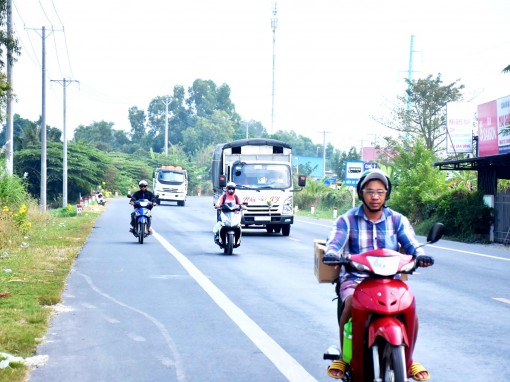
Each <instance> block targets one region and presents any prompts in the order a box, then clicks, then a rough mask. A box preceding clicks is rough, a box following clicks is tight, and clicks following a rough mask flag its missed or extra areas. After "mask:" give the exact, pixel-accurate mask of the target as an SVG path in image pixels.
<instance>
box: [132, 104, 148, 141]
mask: <svg viewBox="0 0 510 382" xmlns="http://www.w3.org/2000/svg"><path fill="white" fill-rule="evenodd" d="M128 113H129V123H130V124H131V140H132V142H136V143H137V144H138V145H139V146H143V147H145V145H144V143H145V138H146V136H147V133H146V131H145V112H144V111H143V110H141V109H138V108H137V107H136V106H132V107H130V108H129V110H128Z"/></svg>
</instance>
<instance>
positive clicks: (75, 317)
mask: <svg viewBox="0 0 510 382" xmlns="http://www.w3.org/2000/svg"><path fill="white" fill-rule="evenodd" d="M130 212H131V206H129V205H128V200H127V198H126V199H115V200H109V201H108V203H107V206H106V208H105V211H104V213H103V214H102V215H101V216H100V217H99V218H98V220H97V221H96V225H95V227H94V229H93V231H92V234H91V235H90V237H89V239H88V241H87V243H86V245H85V246H84V247H83V249H82V251H81V253H80V254H79V256H78V258H77V260H76V263H75V266H74V268H73V270H72V272H71V274H70V276H69V279H68V282H67V286H66V289H65V291H64V295H63V301H62V304H59V305H58V307H57V308H58V309H56V313H55V315H54V317H53V319H52V324H51V327H50V328H49V330H48V333H47V335H46V337H45V338H44V341H43V342H42V343H41V345H40V346H39V348H38V355H41V356H47V361H46V363H45V364H44V365H41V366H39V367H37V368H35V369H34V370H33V371H32V372H31V374H30V381H32V382H39V381H44V382H48V381H50V382H51V381H72V382H86V381H91V382H92V381H93V382H99V381H136V382H144V381H147V382H155V381H178V382H192V381H201V382H202V381H229V382H232V381H233V382H237V381H248V382H279V381H296V382H307V381H332V379H331V378H329V377H328V376H327V375H326V367H327V365H328V361H324V360H323V359H322V355H323V353H324V351H325V350H326V349H327V348H328V346H330V345H333V344H336V343H337V342H338V329H337V324H336V311H335V309H336V303H335V302H333V301H332V299H333V298H334V297H335V295H334V290H333V286H332V285H331V284H319V283H318V282H317V281H316V279H315V276H314V274H313V240H314V239H324V238H325V237H326V236H327V234H328V233H329V231H330V229H331V227H332V225H333V223H332V222H329V221H324V220H315V219H305V218H299V217H298V218H296V221H295V223H294V225H293V226H292V228H291V232H290V236H288V237H283V236H282V235H281V234H274V233H273V234H267V233H266V232H265V231H263V230H244V232H243V241H242V244H241V246H240V247H239V248H236V249H234V254H233V255H232V256H227V255H225V254H223V251H222V250H220V249H219V247H218V246H216V245H215V244H214V242H213V237H212V227H213V225H214V223H215V220H216V212H215V211H214V209H213V208H212V198H211V197H201V198H199V197H191V198H189V199H188V201H187V204H186V206H185V207H177V206H176V205H172V204H170V203H167V204H162V205H161V206H158V207H156V208H154V210H153V227H154V231H155V233H154V235H153V236H151V237H148V238H147V239H146V241H145V242H144V244H142V245H141V244H138V242H137V241H136V239H135V237H134V236H132V235H131V234H130V233H129V232H128V229H129V214H130ZM420 239H421V240H422V241H423V240H424V239H423V238H420ZM427 253H428V254H430V255H432V256H434V258H435V259H436V264H435V265H434V266H433V267H431V268H427V269H420V270H419V271H418V272H416V273H415V274H414V275H412V276H411V277H410V280H409V285H410V286H411V288H412V290H413V292H414V294H415V296H416V300H417V309H418V313H419V316H420V334H419V338H418V343H417V346H416V349H415V360H418V361H420V362H422V363H423V364H424V365H425V366H426V367H427V368H428V369H429V371H430V373H431V380H432V381H443V382H445V381H446V382H450V381H463V382H469V381H510V363H509V362H508V359H509V354H510V341H509V338H508V333H510V282H509V274H510V252H509V251H508V250H507V249H506V248H505V247H503V246H498V245H487V246H484V245H468V244H462V243H455V242H450V241H446V240H441V241H439V242H438V243H436V244H434V245H431V246H428V247H427Z"/></svg>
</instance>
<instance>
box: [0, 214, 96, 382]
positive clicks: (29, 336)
mask: <svg viewBox="0 0 510 382" xmlns="http://www.w3.org/2000/svg"><path fill="white" fill-rule="evenodd" d="M30 210H31V211H32V212H31V213H30V214H29V216H28V219H29V220H30V222H31V229H30V231H29V233H28V234H27V236H24V237H22V239H21V240H17V239H13V240H12V241H11V240H9V241H8V242H7V244H6V245H5V246H3V248H1V249H0V353H6V354H7V355H11V356H14V357H21V360H20V361H19V362H16V361H14V362H6V361H5V359H6V358H9V356H7V357H6V356H5V355H0V367H1V368H0V382H22V381H25V380H26V378H27V375H28V370H29V369H28V368H29V367H30V366H29V364H30V357H32V356H34V355H35V352H36V349H37V346H38V344H39V343H40V342H41V340H42V338H43V337H44V336H45V334H46V331H47V329H48V327H49V323H50V318H51V314H52V312H53V306H54V305H55V304H57V303H59V302H60V301H61V297H62V292H63V290H64V287H65V283H66V279H67V276H68V274H69V271H70V270H71V268H72V266H73V264H74V260H75V259H76V257H77V255H78V254H79V252H80V250H81V248H82V247H83V245H84V243H85V241H86V240H87V237H88V236H89V234H90V232H91V230H92V228H93V226H94V222H95V220H96V218H97V217H98V216H99V215H100V213H101V211H102V207H97V206H95V207H94V209H93V210H92V209H86V210H85V211H83V213H82V214H81V215H80V216H69V215H71V214H68V213H66V210H54V211H50V212H48V213H44V214H43V213H40V212H37V208H31V209H30ZM67 212H68V211H67ZM71 212H72V211H71ZM2 360H4V362H3V363H2V362H1V361H2ZM6 364H8V365H7V366H6ZM4 366H6V367H4Z"/></svg>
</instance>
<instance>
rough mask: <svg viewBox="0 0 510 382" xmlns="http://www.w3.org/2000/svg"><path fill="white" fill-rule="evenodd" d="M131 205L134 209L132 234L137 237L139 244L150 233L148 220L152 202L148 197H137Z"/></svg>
mask: <svg viewBox="0 0 510 382" xmlns="http://www.w3.org/2000/svg"><path fill="white" fill-rule="evenodd" d="M128 197H129V198H130V197H131V196H130V195H128ZM133 207H134V209H135V226H134V229H133V235H134V236H135V237H136V238H138V242H139V243H140V244H143V240H144V239H145V238H146V237H147V236H149V235H150V232H149V227H150V224H149V222H150V219H151V210H152V202H151V201H150V200H148V199H138V200H135V204H134V206H133Z"/></svg>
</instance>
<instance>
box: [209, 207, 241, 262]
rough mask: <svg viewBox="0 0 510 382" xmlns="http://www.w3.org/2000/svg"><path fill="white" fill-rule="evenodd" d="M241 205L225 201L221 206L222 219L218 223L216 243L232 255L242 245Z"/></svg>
mask: <svg viewBox="0 0 510 382" xmlns="http://www.w3.org/2000/svg"><path fill="white" fill-rule="evenodd" d="M241 217H242V212H241V206H240V205H239V204H235V203H225V204H223V205H222V206H221V208H220V221H219V222H218V223H217V227H216V235H215V243H216V244H217V245H219V247H220V248H222V249H223V252H224V253H225V254H227V255H232V253H233V250H234V248H238V247H239V246H240V245H241V236H242V229H241Z"/></svg>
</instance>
